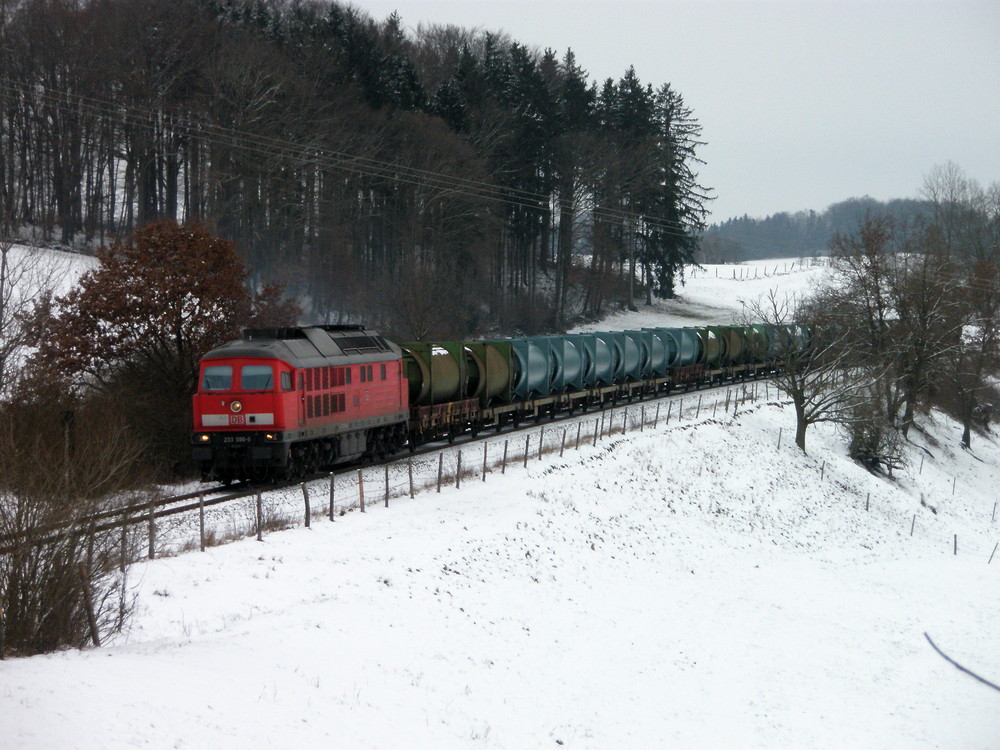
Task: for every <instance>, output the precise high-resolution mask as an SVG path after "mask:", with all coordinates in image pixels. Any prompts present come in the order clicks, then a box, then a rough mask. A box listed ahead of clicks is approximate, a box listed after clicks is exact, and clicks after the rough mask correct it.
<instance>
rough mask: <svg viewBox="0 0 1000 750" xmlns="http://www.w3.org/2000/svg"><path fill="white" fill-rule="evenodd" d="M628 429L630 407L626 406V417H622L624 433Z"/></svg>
mask: <svg viewBox="0 0 1000 750" xmlns="http://www.w3.org/2000/svg"><path fill="white" fill-rule="evenodd" d="M627 429H628V407H627V406H626V407H625V418H624V419H622V435H624V434H625V430H627Z"/></svg>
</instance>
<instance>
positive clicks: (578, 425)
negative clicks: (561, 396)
mask: <svg viewBox="0 0 1000 750" xmlns="http://www.w3.org/2000/svg"><path fill="white" fill-rule="evenodd" d="M582 429H583V420H582V419H581V420H580V421H579V422H577V423H576V450H580V430H582ZM993 512H994V514H995V513H996V505H994V506H993Z"/></svg>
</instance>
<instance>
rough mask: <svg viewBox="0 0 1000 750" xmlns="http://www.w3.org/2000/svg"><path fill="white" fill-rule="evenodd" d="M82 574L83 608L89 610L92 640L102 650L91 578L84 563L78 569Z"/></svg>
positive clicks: (88, 622) (88, 620)
mask: <svg viewBox="0 0 1000 750" xmlns="http://www.w3.org/2000/svg"><path fill="white" fill-rule="evenodd" d="M77 570H78V571H79V573H80V587H81V588H82V589H83V606H84V607H85V608H86V610H87V624H88V625H89V626H90V640H91V641H93V643H94V645H95V646H97V647H98V648H100V646H101V636H100V633H98V631H97V617H96V616H95V615H94V598H93V595H92V593H91V590H90V576H89V574H88V572H87V566H86V565H84V564H83V563H80V565H79V566H78V567H77Z"/></svg>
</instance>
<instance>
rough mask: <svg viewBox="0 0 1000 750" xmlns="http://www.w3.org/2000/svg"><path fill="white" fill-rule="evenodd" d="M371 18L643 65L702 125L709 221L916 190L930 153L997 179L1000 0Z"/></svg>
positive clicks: (440, 11)
mask: <svg viewBox="0 0 1000 750" xmlns="http://www.w3.org/2000/svg"><path fill="white" fill-rule="evenodd" d="M352 4H353V5H355V6H356V7H358V8H361V9H363V10H365V11H367V12H368V13H369V14H371V15H372V16H373V17H375V18H377V19H383V18H385V17H386V16H388V15H389V13H391V12H392V11H393V10H396V11H398V13H399V15H400V17H401V18H402V21H403V24H404V25H405V26H406V27H408V28H410V29H415V28H416V27H417V26H418V25H419V24H421V23H424V24H426V23H435V24H447V23H450V24H456V25H459V26H464V27H477V28H481V29H483V30H485V31H493V30H504V31H506V32H508V33H509V34H510V35H511V36H512V37H513V38H514V39H516V40H517V41H519V42H521V43H523V44H526V45H528V46H530V47H537V48H540V49H541V48H545V47H552V48H553V49H555V50H556V51H557V52H558V53H559V56H560V57H562V54H563V53H564V52H565V51H566V49H567V48H569V47H572V49H573V50H574V52H575V53H576V56H577V62H578V63H579V64H580V65H581V66H582V67H584V68H585V69H586V70H587V71H588V72H589V74H590V77H591V78H592V79H594V80H597V81H598V82H601V81H603V80H604V79H605V78H608V77H613V78H615V79H617V78H619V77H620V76H621V75H622V74H623V73H624V72H625V70H626V69H627V68H628V66H629V65H634V66H635V68H636V72H637V73H638V75H639V77H640V79H641V80H642V81H643V82H648V83H652V84H653V85H654V86H656V85H658V84H660V83H664V82H669V83H671V84H672V85H673V86H674V88H675V89H677V90H678V91H680V93H681V94H682V95H683V96H684V99H685V101H686V103H687V104H688V105H689V106H690V107H692V108H693V109H694V113H695V116H696V117H697V118H698V120H699V121H700V122H701V124H702V127H703V134H704V138H705V140H707V141H708V144H707V145H706V146H703V147H702V149H701V156H702V158H704V160H705V161H706V164H705V165H704V166H703V167H702V168H701V171H700V178H701V181H702V183H703V184H705V185H707V186H709V187H712V188H714V189H715V194H716V196H717V198H716V200H715V201H714V202H713V203H712V204H711V209H712V220H713V221H716V220H722V219H725V218H728V217H731V216H739V215H743V214H744V213H747V214H750V215H751V216H763V215H766V214H770V213H775V212H777V211H796V210H799V209H806V208H812V209H816V210H818V211H822V210H823V209H824V208H826V207H827V206H828V205H829V204H831V203H835V202H836V201H839V200H843V199H844V198H848V197H852V196H861V195H866V194H867V195H871V196H873V197H875V198H879V199H888V198H898V197H914V196H916V195H917V193H918V192H919V189H920V186H921V184H922V181H923V176H924V175H926V174H927V173H928V172H929V171H930V169H931V168H932V167H933V166H934V165H935V164H943V163H945V162H947V161H953V162H955V163H956V164H958V165H959V166H960V167H961V168H962V169H963V170H965V172H966V174H967V175H968V176H970V177H972V178H975V179H976V180H978V181H979V182H980V183H982V184H983V185H986V184H988V183H991V182H994V181H1000V1H998V0H976V1H973V0H960V1H952V2H942V1H941V0H937V1H934V2H926V1H923V0H868V1H866V2H862V1H860V0H855V1H854V2H845V1H843V0H841V1H838V2H835V1H833V0H795V1H794V2H790V1H788V0H784V1H778V0H702V1H701V2H699V1H696V0H659V1H656V0H606V1H605V2H595V1H594V0H353V2H352Z"/></svg>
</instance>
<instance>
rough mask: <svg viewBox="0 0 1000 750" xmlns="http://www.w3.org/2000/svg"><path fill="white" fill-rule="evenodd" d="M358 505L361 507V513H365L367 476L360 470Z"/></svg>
mask: <svg viewBox="0 0 1000 750" xmlns="http://www.w3.org/2000/svg"><path fill="white" fill-rule="evenodd" d="M358 503H359V505H361V512H362V513H364V512H365V475H364V474H362V473H361V469H358Z"/></svg>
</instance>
